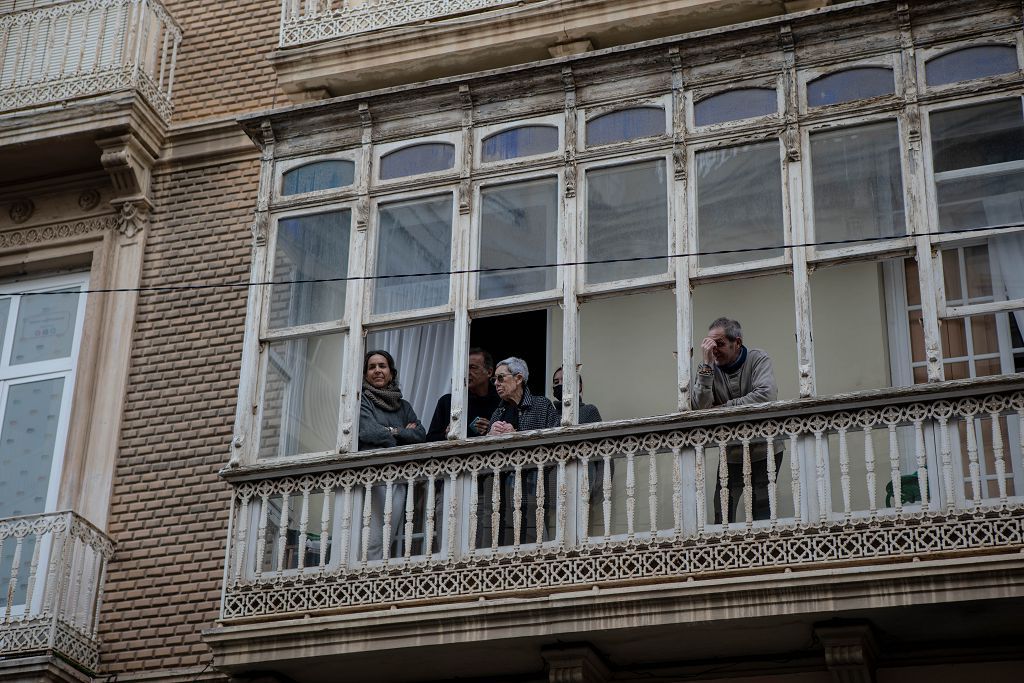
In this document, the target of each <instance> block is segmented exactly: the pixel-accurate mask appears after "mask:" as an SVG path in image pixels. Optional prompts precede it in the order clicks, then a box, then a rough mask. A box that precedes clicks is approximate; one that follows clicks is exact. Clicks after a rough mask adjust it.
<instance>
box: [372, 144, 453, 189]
mask: <svg viewBox="0 0 1024 683" xmlns="http://www.w3.org/2000/svg"><path fill="white" fill-rule="evenodd" d="M454 166H455V145H452V144H449V143H447V142H426V143H423V144H420V145H411V146H409V147H403V148H402V149H398V150H395V151H394V152H391V153H390V154H385V155H384V156H383V157H381V160H380V179H381V180H391V179H392V178H404V177H405V176H410V175H419V174H421V173H433V172H434V171H445V170H447V169H449V168H453V167H454Z"/></svg>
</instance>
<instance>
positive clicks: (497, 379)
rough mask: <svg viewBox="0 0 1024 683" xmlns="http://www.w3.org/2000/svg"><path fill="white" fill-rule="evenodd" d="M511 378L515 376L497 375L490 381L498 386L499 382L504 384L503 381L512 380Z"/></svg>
mask: <svg viewBox="0 0 1024 683" xmlns="http://www.w3.org/2000/svg"><path fill="white" fill-rule="evenodd" d="M513 377H515V375H506V374H498V375H495V376H494V377H493V378H492V381H493V382H494V383H495V384H498V383H500V382H504V381H505V380H509V379H512V378H513Z"/></svg>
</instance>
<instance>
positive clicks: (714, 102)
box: [693, 88, 779, 126]
mask: <svg viewBox="0 0 1024 683" xmlns="http://www.w3.org/2000/svg"><path fill="white" fill-rule="evenodd" d="M778 110H779V103H778V99H777V98H776V96H775V90H773V89H772V88H741V89H739V90H728V91H726V92H723V93H719V94H717V95H712V96H711V97H708V98H705V99H703V100H701V101H700V102H698V103H697V104H696V105H694V107H693V116H694V119H695V122H696V124H697V125H698V126H711V125H713V124H716V123H725V122H726V121H739V120H740V119H752V118H754V117H755V116H767V115H769V114H774V113H776V112H777V111H778Z"/></svg>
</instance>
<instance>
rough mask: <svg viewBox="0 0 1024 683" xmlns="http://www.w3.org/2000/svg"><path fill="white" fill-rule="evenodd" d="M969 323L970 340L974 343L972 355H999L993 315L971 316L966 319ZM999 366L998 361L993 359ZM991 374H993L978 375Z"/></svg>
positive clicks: (997, 334) (997, 336) (997, 335)
mask: <svg viewBox="0 0 1024 683" xmlns="http://www.w3.org/2000/svg"><path fill="white" fill-rule="evenodd" d="M968 320H969V321H970V323H971V340H972V341H973V342H974V353H975V355H977V354H984V353H999V333H998V332H997V330H996V317H995V316H994V315H972V316H971V317H969V318H968ZM995 363H996V365H997V366H998V365H999V359H998V358H996V359H995ZM978 374H989V375H991V374H993V373H990V372H989V373H980V372H979V373H978Z"/></svg>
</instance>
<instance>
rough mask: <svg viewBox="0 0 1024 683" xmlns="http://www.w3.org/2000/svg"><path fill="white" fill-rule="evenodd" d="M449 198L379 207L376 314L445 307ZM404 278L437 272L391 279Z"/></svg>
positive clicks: (449, 260)
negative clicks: (405, 275)
mask: <svg viewBox="0 0 1024 683" xmlns="http://www.w3.org/2000/svg"><path fill="white" fill-rule="evenodd" d="M451 250H452V197H451V195H445V196H443V197H432V198H430V199H416V200H414V201H409V202H401V203H397V204H386V205H383V206H381V207H380V235H379V236H378V240H377V275H378V276H381V275H383V276H388V277H385V278H383V279H378V280H377V281H376V289H375V292H374V297H373V312H374V313H394V312H396V311H409V310H413V309H417V308H427V307H430V306H441V305H444V304H446V303H447V302H448V279H449V275H448V271H449V270H450V269H451ZM406 273H436V274H435V275H421V276H417V277H393V276H401V275H404V274H406Z"/></svg>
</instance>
